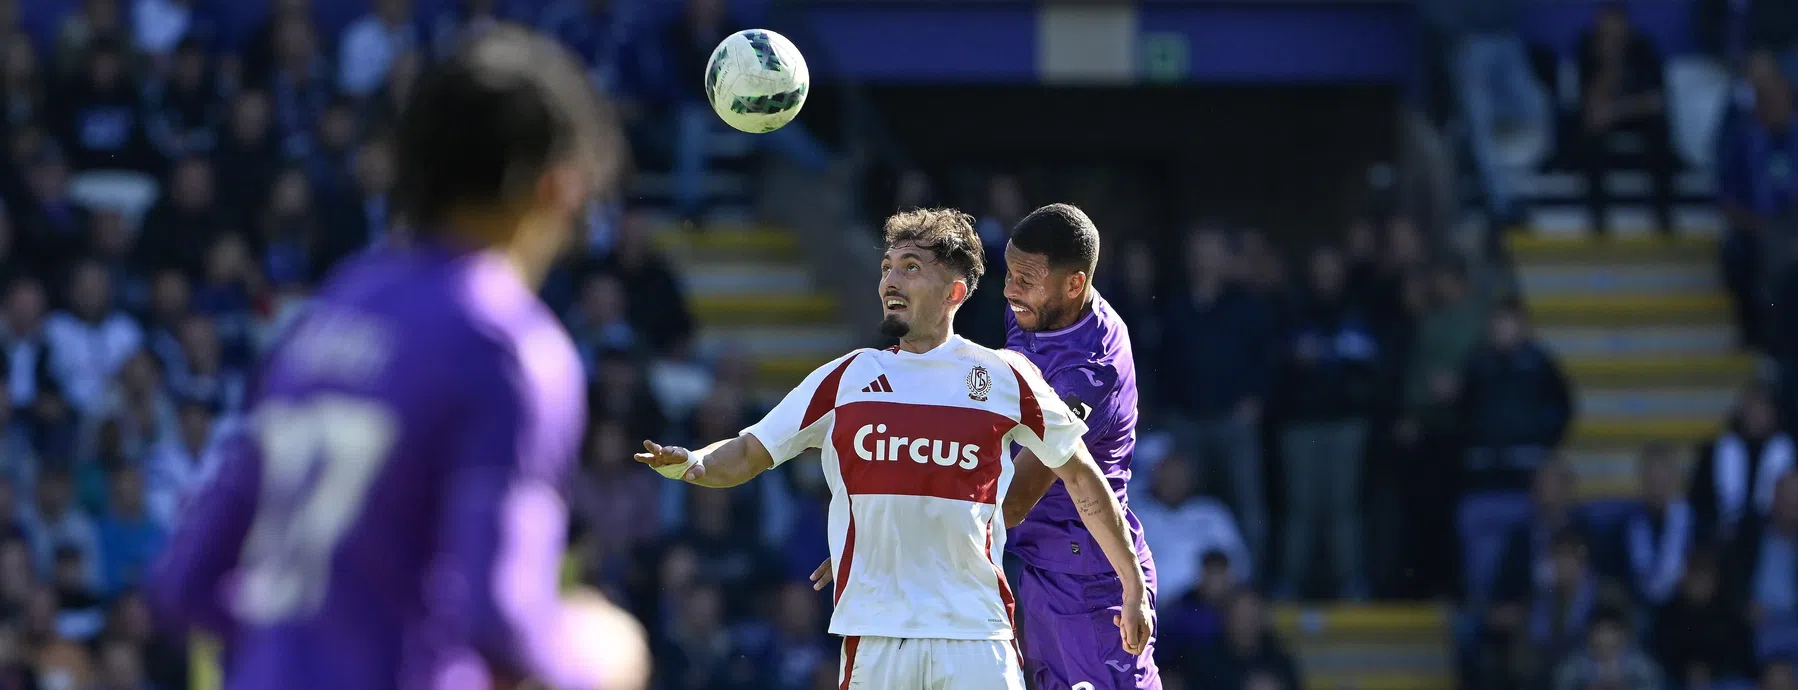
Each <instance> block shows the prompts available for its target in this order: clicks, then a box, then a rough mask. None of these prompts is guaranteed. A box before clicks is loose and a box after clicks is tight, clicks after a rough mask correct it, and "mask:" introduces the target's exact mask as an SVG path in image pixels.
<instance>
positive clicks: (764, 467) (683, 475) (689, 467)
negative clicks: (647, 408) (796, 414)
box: [636, 433, 774, 489]
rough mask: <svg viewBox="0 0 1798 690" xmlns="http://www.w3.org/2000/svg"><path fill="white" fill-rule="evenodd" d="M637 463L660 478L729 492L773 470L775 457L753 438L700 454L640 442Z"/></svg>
mask: <svg viewBox="0 0 1798 690" xmlns="http://www.w3.org/2000/svg"><path fill="white" fill-rule="evenodd" d="M643 450H644V452H642V453H638V454H637V456H636V458H637V462H640V463H643V464H645V465H649V466H650V467H653V468H655V471H657V472H660V473H662V476H664V477H667V478H669V479H679V480H681V481H684V482H687V483H688V484H694V485H697V486H703V487H707V488H712V489H728V488H730V487H733V486H736V485H738V484H742V483H743V482H746V481H749V480H751V479H754V478H756V475H759V474H761V473H763V472H767V471H768V470H771V469H774V456H772V455H769V454H768V448H767V447H766V446H763V445H762V441H761V439H758V438H756V437H755V435H754V434H747V433H746V434H743V435H741V436H738V437H736V438H730V439H725V440H723V441H719V442H717V443H714V444H712V445H709V446H706V447H704V448H701V449H699V450H687V449H685V448H682V447H680V446H664V445H659V444H657V443H656V442H654V441H644V442H643Z"/></svg>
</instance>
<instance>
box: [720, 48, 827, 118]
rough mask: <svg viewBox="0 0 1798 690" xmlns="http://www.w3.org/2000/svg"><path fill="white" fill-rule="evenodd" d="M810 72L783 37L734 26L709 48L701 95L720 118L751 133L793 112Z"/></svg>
mask: <svg viewBox="0 0 1798 690" xmlns="http://www.w3.org/2000/svg"><path fill="white" fill-rule="evenodd" d="M811 86H812V74H811V72H810V71H809V70H807V69H806V68H805V56H803V55H800V54H799V48H797V47H795V46H794V45H793V42H792V41H789V40H787V37H785V36H782V35H780V34H777V33H774V32H772V31H769V30H767V29H750V30H748V31H738V32H736V33H734V34H731V35H730V36H729V37H728V38H725V39H724V42H723V43H719V44H718V47H717V48H716V49H713V50H712V59H711V60H709V61H707V62H706V66H705V95H706V98H707V99H709V100H710V101H711V102H712V110H713V111H714V112H716V113H718V117H720V118H722V119H723V120H724V123H725V124H728V125H730V126H731V127H734V128H736V129H739V130H742V131H745V132H749V133H751V134H761V133H764V132H772V131H774V130H777V129H780V128H781V127H782V126H784V125H786V124H787V123H788V122H792V121H793V118H794V117H795V116H797V115H799V108H800V107H801V106H804V105H805V94H806V92H807V91H809V90H811Z"/></svg>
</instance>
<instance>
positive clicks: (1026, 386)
mask: <svg viewBox="0 0 1798 690" xmlns="http://www.w3.org/2000/svg"><path fill="white" fill-rule="evenodd" d="M1008 366H1009V364H1008ZM1011 375H1012V376H1016V377H1018V423H1019V424H1022V425H1024V428H1026V429H1029V430H1030V432H1031V433H1033V434H1036V437H1037V438H1042V437H1043V406H1042V404H1041V403H1038V402H1037V401H1036V393H1035V392H1034V391H1032V390H1030V382H1029V381H1025V380H1024V372H1021V371H1018V368H1017V367H1015V366H1013V367H1011Z"/></svg>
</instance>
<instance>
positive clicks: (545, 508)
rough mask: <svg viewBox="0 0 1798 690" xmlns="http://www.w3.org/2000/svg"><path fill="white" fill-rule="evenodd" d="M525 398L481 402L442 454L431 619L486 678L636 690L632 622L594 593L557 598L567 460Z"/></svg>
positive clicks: (638, 674) (640, 663)
mask: <svg viewBox="0 0 1798 690" xmlns="http://www.w3.org/2000/svg"><path fill="white" fill-rule="evenodd" d="M494 389H498V390H507V387H506V386H504V385H503V384H498V382H496V385H495V386H494ZM527 395H528V393H525V392H523V391H518V392H517V395H516V396H507V395H493V396H490V397H488V398H487V399H486V400H484V401H483V402H482V403H481V404H480V405H479V407H478V408H477V409H476V410H474V411H473V412H474V414H471V415H470V417H469V420H468V421H469V426H468V427H465V428H462V429H459V432H460V433H459V435H460V436H461V438H460V439H458V442H457V443H454V444H451V445H450V446H449V447H451V448H454V449H455V450H454V451H453V453H452V455H451V457H448V458H445V460H446V462H445V466H446V467H448V468H449V469H448V472H449V476H448V477H447V478H446V482H447V486H446V495H445V497H444V518H445V519H444V524H443V526H442V527H441V529H442V532H441V535H440V537H439V539H438V543H439V544H442V545H443V547H442V548H443V550H442V551H441V552H440V553H439V554H438V555H437V557H436V558H435V562H434V564H433V570H434V571H435V577H434V578H432V580H430V581H431V582H434V583H440V584H441V589H439V590H437V591H433V592H431V593H430V596H428V597H427V601H430V602H432V604H433V606H432V610H431V614H432V617H433V618H434V619H435V620H439V621H442V622H443V623H444V624H445V627H446V629H448V630H453V631H456V632H457V633H459V634H460V635H461V636H464V637H465V638H466V639H467V640H468V642H469V643H470V644H472V645H473V646H474V648H475V649H478V650H479V651H480V652H481V653H482V655H483V656H484V657H486V659H487V660H488V662H489V663H490V664H491V665H492V666H493V667H494V668H495V669H496V670H498V671H502V672H509V673H516V674H519V675H520V676H528V677H530V678H532V679H534V680H536V681H537V682H539V683H541V684H542V686H544V687H546V688H549V689H550V690H592V689H594V688H607V689H608V690H609V689H610V688H614V687H624V688H641V687H643V683H644V681H645V679H646V677H647V674H648V652H647V647H646V643H645V640H644V636H643V631H642V629H641V628H640V627H639V626H638V625H637V624H636V622H635V621H633V620H631V618H630V617H629V615H627V614H625V613H623V612H622V611H621V610H619V609H618V608H617V607H615V606H613V605H611V604H610V603H607V602H606V601H605V600H604V599H603V598H601V597H599V596H598V595H596V594H586V595H582V596H578V597H575V598H573V599H568V600H564V599H563V597H562V593H561V582H560V572H561V570H560V567H559V566H560V564H561V562H562V557H563V550H564V546H565V542H566V540H567V537H568V507H567V505H566V503H564V501H563V497H562V492H561V490H560V489H559V484H560V482H561V480H562V478H563V476H564V475H565V474H566V471H567V465H568V460H569V456H570V453H568V452H567V451H568V450H569V449H567V448H559V447H558V444H557V443H556V441H555V439H556V438H559V437H560V435H558V434H556V433H554V432H553V431H552V430H549V429H540V428H535V427H536V424H534V423H532V422H530V421H528V420H527V418H526V417H525V415H524V414H523V412H522V410H524V409H527V407H528V406H526V405H524V404H521V401H522V399H523V398H524V397H525V396H527ZM562 431H566V430H562Z"/></svg>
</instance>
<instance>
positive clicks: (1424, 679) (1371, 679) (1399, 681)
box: [1299, 661, 1455, 690]
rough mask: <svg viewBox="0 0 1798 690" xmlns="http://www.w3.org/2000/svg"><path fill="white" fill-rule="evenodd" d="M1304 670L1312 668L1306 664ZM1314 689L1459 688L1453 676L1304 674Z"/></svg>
mask: <svg viewBox="0 0 1798 690" xmlns="http://www.w3.org/2000/svg"><path fill="white" fill-rule="evenodd" d="M1299 666H1300V668H1306V669H1308V668H1309V667H1308V666H1305V664H1304V662H1303V661H1301V662H1300V663H1299ZM1304 677H1305V687H1307V688H1310V689H1311V690H1445V689H1446V688H1453V687H1455V676H1454V674H1453V673H1446V672H1445V673H1381V672H1371V673H1344V674H1331V675H1329V676H1320V675H1319V674H1313V673H1310V672H1309V671H1307V672H1305V673H1304Z"/></svg>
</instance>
